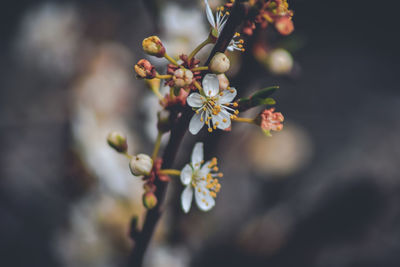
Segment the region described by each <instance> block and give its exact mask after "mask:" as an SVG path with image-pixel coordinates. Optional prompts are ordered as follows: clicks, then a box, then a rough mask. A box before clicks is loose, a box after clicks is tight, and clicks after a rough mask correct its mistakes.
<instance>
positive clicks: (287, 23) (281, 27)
mask: <svg viewBox="0 0 400 267" xmlns="http://www.w3.org/2000/svg"><path fill="white" fill-rule="evenodd" d="M275 28H276V30H277V31H278V32H279V33H280V34H282V35H289V34H291V33H292V32H293V30H294V26H293V21H292V19H291V18H290V17H281V18H279V19H277V20H276V22H275Z"/></svg>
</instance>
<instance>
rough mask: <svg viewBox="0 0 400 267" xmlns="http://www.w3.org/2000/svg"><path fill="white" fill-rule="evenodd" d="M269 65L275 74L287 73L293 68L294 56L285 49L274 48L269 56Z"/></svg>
mask: <svg viewBox="0 0 400 267" xmlns="http://www.w3.org/2000/svg"><path fill="white" fill-rule="evenodd" d="M267 65H268V68H269V70H270V71H271V72H273V73H275V74H287V73H289V72H290V71H291V70H292V68H293V57H292V55H290V53H289V52H288V51H286V50H285V49H282V48H278V49H274V50H272V51H271V53H270V54H269V56H268V59H267Z"/></svg>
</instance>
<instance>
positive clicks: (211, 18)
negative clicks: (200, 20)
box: [204, 0, 215, 27]
mask: <svg viewBox="0 0 400 267" xmlns="http://www.w3.org/2000/svg"><path fill="white" fill-rule="evenodd" d="M204 3H205V4H206V14H207V20H208V22H209V23H210V24H211V26H213V27H215V21H214V15H213V13H212V10H211V7H210V5H209V4H208V1H207V0H204Z"/></svg>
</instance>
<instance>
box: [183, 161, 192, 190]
mask: <svg viewBox="0 0 400 267" xmlns="http://www.w3.org/2000/svg"><path fill="white" fill-rule="evenodd" d="M192 176H193V169H192V167H190V165H189V164H186V165H185V167H183V169H182V171H181V182H182V184H184V185H188V184H190V182H191V181H192Z"/></svg>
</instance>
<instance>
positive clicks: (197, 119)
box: [189, 113, 204, 135]
mask: <svg viewBox="0 0 400 267" xmlns="http://www.w3.org/2000/svg"><path fill="white" fill-rule="evenodd" d="M203 126H204V122H202V121H201V114H198V113H196V114H194V115H193V117H192V119H191V120H190V122H189V132H190V133H191V134H193V135H196V134H198V133H199V132H200V130H201V128H203Z"/></svg>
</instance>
